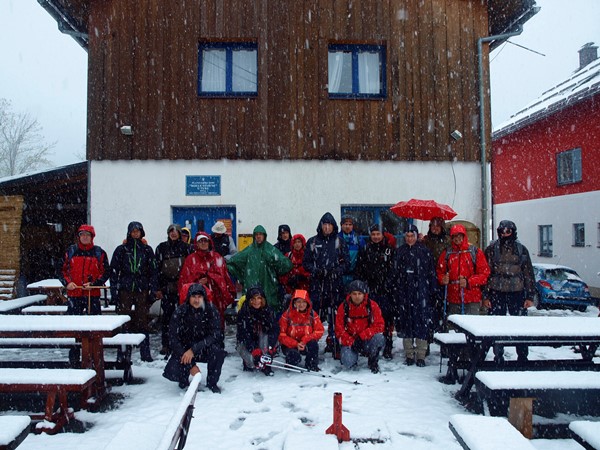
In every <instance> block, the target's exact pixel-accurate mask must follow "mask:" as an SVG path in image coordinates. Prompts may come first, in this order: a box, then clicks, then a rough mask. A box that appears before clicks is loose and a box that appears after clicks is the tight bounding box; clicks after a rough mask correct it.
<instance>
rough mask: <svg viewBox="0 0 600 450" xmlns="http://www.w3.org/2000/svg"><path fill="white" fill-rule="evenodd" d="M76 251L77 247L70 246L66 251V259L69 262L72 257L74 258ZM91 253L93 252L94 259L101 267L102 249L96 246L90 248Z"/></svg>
mask: <svg viewBox="0 0 600 450" xmlns="http://www.w3.org/2000/svg"><path fill="white" fill-rule="evenodd" d="M76 251H77V245H71V246H70V247H69V248H68V249H67V258H68V259H69V260H71V259H72V258H73V256H75V252H76ZM92 251H93V252H94V258H96V259H97V260H98V262H99V263H100V265H102V249H101V248H100V247H98V246H97V245H94V246H93V247H92Z"/></svg>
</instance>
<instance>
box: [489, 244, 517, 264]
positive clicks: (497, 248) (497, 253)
mask: <svg viewBox="0 0 600 450" xmlns="http://www.w3.org/2000/svg"><path fill="white" fill-rule="evenodd" d="M493 245H494V254H493V258H494V263H498V261H499V258H500V240H499V239H496V240H495V241H494V242H493ZM515 245H516V247H517V255H518V256H519V264H520V265H521V266H522V265H523V264H524V263H525V258H524V254H525V252H524V251H523V244H521V243H520V242H519V241H518V240H515Z"/></svg>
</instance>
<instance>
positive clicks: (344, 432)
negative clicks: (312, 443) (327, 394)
mask: <svg viewBox="0 0 600 450" xmlns="http://www.w3.org/2000/svg"><path fill="white" fill-rule="evenodd" d="M325 434H335V435H336V436H337V438H338V442H344V441H349V440H350V430H349V429H348V428H346V427H345V426H344V424H343V423H342V393H341V392H336V393H335V394H333V424H332V425H331V426H330V427H329V428H327V429H326V430H325Z"/></svg>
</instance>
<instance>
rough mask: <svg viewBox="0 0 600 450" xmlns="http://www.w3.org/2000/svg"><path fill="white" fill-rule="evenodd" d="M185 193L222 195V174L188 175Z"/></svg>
mask: <svg viewBox="0 0 600 450" xmlns="http://www.w3.org/2000/svg"><path fill="white" fill-rule="evenodd" d="M185 195H221V176H220V175H186V177H185Z"/></svg>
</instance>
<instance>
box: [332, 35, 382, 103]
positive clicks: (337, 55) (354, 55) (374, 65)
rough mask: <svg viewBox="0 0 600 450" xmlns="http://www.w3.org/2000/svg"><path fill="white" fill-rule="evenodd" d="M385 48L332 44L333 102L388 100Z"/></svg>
mask: <svg viewBox="0 0 600 450" xmlns="http://www.w3.org/2000/svg"><path fill="white" fill-rule="evenodd" d="M385 54H386V52H385V45H345V44H344V45H342V44H330V45H329V54H328V61H327V68H328V83H329V84H328V86H329V97H330V98H366V99H368V98H385V96H386V81H385V80H386V77H385V72H386V69H385V66H386V60H385Z"/></svg>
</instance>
